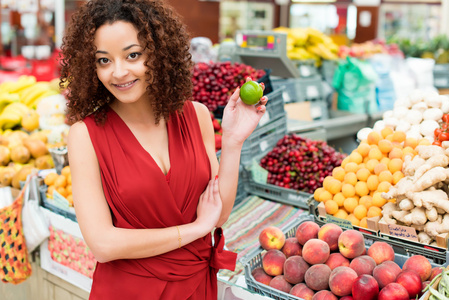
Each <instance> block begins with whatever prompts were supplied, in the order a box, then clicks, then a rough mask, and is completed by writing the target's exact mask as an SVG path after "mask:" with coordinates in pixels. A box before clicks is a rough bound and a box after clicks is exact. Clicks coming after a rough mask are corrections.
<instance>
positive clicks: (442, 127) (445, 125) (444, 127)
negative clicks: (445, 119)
mask: <svg viewBox="0 0 449 300" xmlns="http://www.w3.org/2000/svg"><path fill="white" fill-rule="evenodd" d="M441 129H443V131H444V130H447V123H443V124H441Z"/></svg>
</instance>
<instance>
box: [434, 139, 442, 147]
mask: <svg viewBox="0 0 449 300" xmlns="http://www.w3.org/2000/svg"><path fill="white" fill-rule="evenodd" d="M432 145H435V146H440V147H441V141H439V140H435V141H433V143H432Z"/></svg>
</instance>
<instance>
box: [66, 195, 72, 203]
mask: <svg viewBox="0 0 449 300" xmlns="http://www.w3.org/2000/svg"><path fill="white" fill-rule="evenodd" d="M66 199H67V201H68V202H69V206H73V196H72V195H68V196H67V197H66Z"/></svg>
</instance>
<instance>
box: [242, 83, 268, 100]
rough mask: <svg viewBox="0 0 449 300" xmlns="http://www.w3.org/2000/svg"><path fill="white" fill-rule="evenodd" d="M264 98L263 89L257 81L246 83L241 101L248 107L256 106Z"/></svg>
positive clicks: (243, 86)
mask: <svg viewBox="0 0 449 300" xmlns="http://www.w3.org/2000/svg"><path fill="white" fill-rule="evenodd" d="M262 96H263V89H262V87H261V86H260V85H259V84H258V83H257V82H255V81H248V82H245V83H244V84H243V85H242V87H241V88H240V99H242V101H243V102H244V103H245V104H247V105H254V104H256V103H257V102H259V101H260V98H262Z"/></svg>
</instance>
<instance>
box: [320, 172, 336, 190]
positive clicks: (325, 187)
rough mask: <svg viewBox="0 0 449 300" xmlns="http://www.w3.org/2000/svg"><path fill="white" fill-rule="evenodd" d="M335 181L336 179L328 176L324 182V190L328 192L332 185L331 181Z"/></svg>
mask: <svg viewBox="0 0 449 300" xmlns="http://www.w3.org/2000/svg"><path fill="white" fill-rule="evenodd" d="M332 180H334V178H333V177H332V176H326V177H325V178H324V180H323V188H324V189H325V190H326V191H328V190H329V189H328V187H329V185H330V183H331V181H332Z"/></svg>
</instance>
